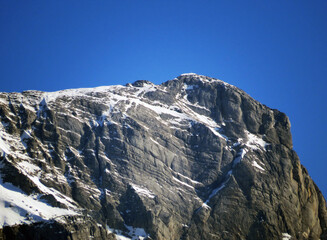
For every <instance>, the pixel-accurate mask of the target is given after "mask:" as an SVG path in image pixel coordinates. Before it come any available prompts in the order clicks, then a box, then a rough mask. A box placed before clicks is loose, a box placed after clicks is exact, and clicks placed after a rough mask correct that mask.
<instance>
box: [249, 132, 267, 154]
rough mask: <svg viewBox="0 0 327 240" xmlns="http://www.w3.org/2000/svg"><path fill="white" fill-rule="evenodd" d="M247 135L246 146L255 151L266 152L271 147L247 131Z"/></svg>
mask: <svg viewBox="0 0 327 240" xmlns="http://www.w3.org/2000/svg"><path fill="white" fill-rule="evenodd" d="M246 134H247V139H248V140H247V142H246V143H245V145H246V146H247V147H249V148H251V149H253V150H260V149H263V150H265V151H266V146H267V145H269V144H268V143H266V142H265V141H264V140H263V139H262V138H260V137H258V136H256V135H254V134H252V133H250V132H248V131H246Z"/></svg>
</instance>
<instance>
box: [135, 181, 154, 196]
mask: <svg viewBox="0 0 327 240" xmlns="http://www.w3.org/2000/svg"><path fill="white" fill-rule="evenodd" d="M131 186H132V188H133V189H134V190H135V192H136V193H137V194H139V195H141V196H144V197H148V198H155V195H154V194H153V193H152V192H150V191H149V190H148V189H146V188H142V187H140V186H138V185H135V184H131Z"/></svg>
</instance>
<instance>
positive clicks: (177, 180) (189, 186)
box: [173, 177, 194, 190]
mask: <svg viewBox="0 0 327 240" xmlns="http://www.w3.org/2000/svg"><path fill="white" fill-rule="evenodd" d="M173 180H174V181H176V182H178V183H179V184H182V185H184V186H185V187H188V188H190V189H193V190H194V187H193V186H191V185H189V184H187V183H186V182H182V181H181V180H179V179H177V178H175V177H173Z"/></svg>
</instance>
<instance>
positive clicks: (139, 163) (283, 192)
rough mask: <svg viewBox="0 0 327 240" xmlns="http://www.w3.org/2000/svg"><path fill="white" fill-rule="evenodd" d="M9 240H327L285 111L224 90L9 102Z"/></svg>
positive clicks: (75, 92)
mask: <svg viewBox="0 0 327 240" xmlns="http://www.w3.org/2000/svg"><path fill="white" fill-rule="evenodd" d="M0 120H1V124H0V155H1V157H0V159H1V160H0V172H1V182H0V184H1V185H0V187H1V194H0V224H1V225H0V227H1V228H2V230H0V234H1V235H0V236H2V238H3V239H90V238H92V239H158V240H167V239H176V240H179V239H182V240H186V239H188V240H193V239H194V240H195V239H197V240H198V239H203V240H206V239H208V240H209V239H210V240H212V239H327V225H326V224H327V214H326V204H325V199H324V197H323V196H322V194H321V192H320V191H319V189H318V188H317V186H316V185H315V184H314V183H313V181H312V180H311V178H310V177H309V175H308V173H307V171H306V169H305V168H304V167H303V166H301V164H300V162H299V159H298V157H297V155H296V153H295V152H294V151H293V149H292V138H291V133H290V122H289V120H288V118H287V116H286V115H285V114H284V113H281V112H279V111H278V110H275V109H270V108H268V107H266V106H265V105H263V104H261V103H259V102H257V101H255V100H254V99H253V98H251V97H250V96H249V95H247V94H246V93H245V92H243V91H242V90H240V89H238V88H237V87H234V86H232V85H229V84H227V83H225V82H223V81H220V80H217V79H214V78H209V77H205V76H200V75H197V74H183V75H181V76H179V77H177V78H176V79H173V80H171V81H168V82H165V83H163V84H161V85H154V84H152V83H151V82H149V81H143V80H142V81H136V82H135V83H133V84H127V85H126V86H107V87H98V88H90V89H70V90H63V91H59V92H52V93H47V92H39V91H26V92H23V93H0Z"/></svg>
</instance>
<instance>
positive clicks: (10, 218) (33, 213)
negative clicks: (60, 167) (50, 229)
mask: <svg viewBox="0 0 327 240" xmlns="http://www.w3.org/2000/svg"><path fill="white" fill-rule="evenodd" d="M0 192H1V194H0V227H3V226H6V225H9V226H11V225H15V224H22V223H27V224H29V223H32V222H39V221H46V220H49V219H53V218H56V217H59V216H63V215H77V214H78V213H77V212H76V211H73V210H69V209H63V208H57V207H52V206H50V205H49V204H47V203H45V202H42V201H40V197H41V195H26V194H25V193H24V192H23V191H22V190H20V189H19V188H18V187H15V186H13V185H12V184H10V183H4V182H3V181H2V177H0Z"/></svg>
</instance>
